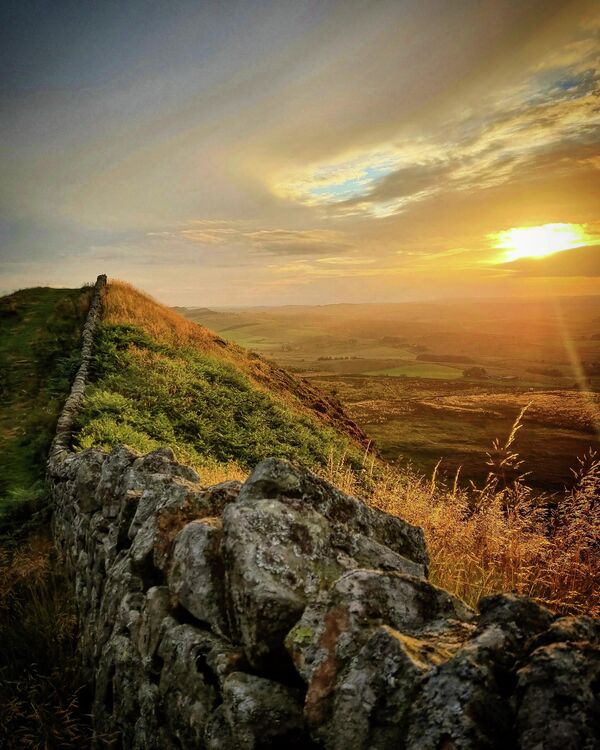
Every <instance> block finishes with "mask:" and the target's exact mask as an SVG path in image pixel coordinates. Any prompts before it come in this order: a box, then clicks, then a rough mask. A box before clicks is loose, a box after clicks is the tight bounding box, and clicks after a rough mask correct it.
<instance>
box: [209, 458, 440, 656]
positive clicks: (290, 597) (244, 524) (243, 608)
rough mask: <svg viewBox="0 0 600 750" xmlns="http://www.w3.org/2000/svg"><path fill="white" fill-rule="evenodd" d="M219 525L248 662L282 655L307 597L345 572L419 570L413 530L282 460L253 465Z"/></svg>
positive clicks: (422, 560)
mask: <svg viewBox="0 0 600 750" xmlns="http://www.w3.org/2000/svg"><path fill="white" fill-rule="evenodd" d="M332 493H335V496H334V497H333V498H332V497H330V496H329V495H331V494H332ZM223 532H224V555H225V561H226V572H227V588H228V593H229V596H230V603H231V618H232V625H233V628H234V636H235V637H236V638H238V639H239V640H240V642H241V643H242V644H243V646H244V649H245V652H246V655H247V657H248V659H249V661H250V663H251V664H253V665H254V666H255V667H260V666H264V665H265V664H266V662H268V661H273V660H274V659H275V660H280V659H281V649H282V643H283V640H284V638H285V636H286V634H287V632H288V631H289V629H290V628H291V627H292V626H293V625H294V623H295V622H296V621H297V620H298V618H299V617H300V616H301V614H302V612H303V610H304V608H305V606H306V604H307V603H308V602H309V601H310V600H312V599H314V598H315V597H316V596H317V595H318V594H319V592H321V591H324V590H325V591H326V590H328V589H329V588H330V587H331V586H332V585H333V584H334V582H335V581H336V580H337V579H338V578H339V576H340V575H342V574H343V573H344V572H345V571H347V570H352V569H355V568H360V567H361V566H363V565H365V564H368V565H370V566H373V567H376V568H380V569H382V570H394V571H397V572H402V573H410V574H413V575H416V576H423V575H424V574H425V565H426V560H427V556H426V552H425V549H424V545H423V542H422V535H421V534H420V533H419V532H420V530H416V529H415V528H414V527H412V526H409V524H406V523H404V522H403V521H400V520H399V519H392V517H391V516H386V515H385V514H383V513H381V512H379V511H374V510H373V509H369V508H367V506H366V505H364V504H363V503H360V502H359V501H358V500H355V499H354V498H351V497H348V496H346V495H343V494H342V493H340V492H338V491H337V490H334V488H332V487H331V486H330V485H328V484H327V483H325V482H323V481H322V480H321V479H319V478H318V477H316V476H315V475H314V474H312V473H311V472H308V471H306V470H305V471H301V470H298V469H295V468H294V467H292V466H291V464H289V463H288V462H286V461H275V460H274V459H270V460H268V461H264V462H263V463H261V464H259V466H258V467H257V469H256V470H255V471H254V472H253V474H252V475H251V477H250V478H249V479H248V481H247V482H246V483H245V484H244V485H243V487H242V489H241V491H240V494H239V498H238V501H237V502H235V503H233V504H230V505H229V506H227V507H226V508H225V511H224V514H223ZM266 540H268V542H266ZM387 542H389V544H390V545H392V546H387V545H386V543H387ZM400 550H401V551H402V552H400ZM408 555H411V556H412V557H411V556H408Z"/></svg>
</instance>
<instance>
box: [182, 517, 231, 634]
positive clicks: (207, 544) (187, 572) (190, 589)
mask: <svg viewBox="0 0 600 750" xmlns="http://www.w3.org/2000/svg"><path fill="white" fill-rule="evenodd" d="M222 537H223V529H222V523H221V519H220V518H203V519H201V520H198V521H190V523H188V524H187V525H186V526H184V527H183V529H182V530H181V531H180V532H179V533H178V534H177V536H176V537H175V539H174V541H173V548H172V554H171V568H170V571H169V574H168V583H169V590H170V591H171V593H172V594H173V596H174V597H175V598H176V600H177V601H178V603H179V604H181V606H182V607H184V608H185V609H186V610H187V611H188V612H190V613H191V614H192V615H193V616H194V617H195V618H196V619H197V620H198V621H199V622H201V623H205V624H207V625H208V626H209V627H210V628H211V629H212V630H213V631H214V632H215V633H218V634H219V635H227V634H228V630H229V628H228V625H227V612H226V608H225V568H224V564H223V556H222V554H221V541H222Z"/></svg>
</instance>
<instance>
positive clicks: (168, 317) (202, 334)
mask: <svg viewBox="0 0 600 750" xmlns="http://www.w3.org/2000/svg"><path fill="white" fill-rule="evenodd" d="M102 305H103V319H104V321H105V322H106V323H110V324H114V325H133V326H139V327H140V328H142V329H143V330H144V331H145V332H146V333H147V334H149V335H150V336H153V337H154V338H156V339H157V340H159V341H163V342H165V343H168V344H172V345H174V346H193V347H198V348H199V349H201V350H203V351H208V352H210V351H219V352H220V353H222V351H221V347H220V346H219V345H218V344H217V343H216V342H217V340H218V337H216V336H215V335H214V334H213V333H211V332H210V331H209V330H208V329H207V328H204V326H201V325H198V323H192V322H191V321H190V320H187V319H186V318H184V317H182V316H181V315H179V314H178V313H176V312H175V311H174V310H171V308H169V307H166V306H165V305H161V304H160V303H159V302H157V301H156V300H154V299H152V297H150V296H149V295H147V294H144V293H143V292H140V291H139V290H138V289H136V288H135V287H133V286H132V285H131V284H128V283H127V282H125V281H119V280H116V279H111V280H110V283H109V284H108V285H107V286H106V287H105V288H104V291H103V301H102Z"/></svg>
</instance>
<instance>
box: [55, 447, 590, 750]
mask: <svg viewBox="0 0 600 750" xmlns="http://www.w3.org/2000/svg"><path fill="white" fill-rule="evenodd" d="M64 445H65V443H64V440H63V442H62V443H61V444H60V445H59V446H58V447H57V449H56V451H54V453H53V454H52V460H51V461H50V462H49V472H50V473H49V478H48V479H49V487H50V490H51V493H52V496H53V498H54V500H55V517H54V521H53V529H54V534H55V538H56V541H57V546H58V548H59V550H60V552H61V554H62V555H63V557H64V559H65V561H66V563H67V570H68V572H69V575H71V577H72V580H73V586H74V591H75V597H76V602H77V612H78V617H79V621H80V634H81V635H80V643H79V646H80V652H81V655H82V663H83V666H84V670H85V672H84V673H85V674H86V676H88V677H89V682H90V685H92V687H93V691H94V701H93V714H94V715H93V719H94V726H95V729H96V732H97V738H96V745H97V746H98V747H106V748H116V747H122V748H124V750H129V749H130V748H133V749H134V750H142V748H143V749H144V750H146V749H148V750H195V749H196V748H206V750H249V749H254V748H256V749H258V748H264V749H265V750H266V749H267V748H271V749H272V750H276V749H278V748H285V750H294V748H302V749H304V748H306V749H307V750H308V748H312V747H315V748H317V747H320V748H324V750H346V749H347V748H352V750H475V749H476V748H477V749H479V748H486V749H488V750H505V748H506V750H510V749H511V748H514V749H515V750H517V749H518V748H520V749H521V750H554V748H557V749H558V748H559V747H560V748H561V750H562V749H563V748H565V749H566V750H570V749H571V748H578V749H579V748H583V750H595V748H597V747H598V745H597V737H598V732H599V727H598V716H599V714H600V708H599V706H598V686H599V684H600V674H599V671H600V666H599V656H598V637H599V634H600V624H599V623H598V622H597V621H594V620H591V619H589V618H581V617H578V618H575V617H562V618H555V617H554V615H553V614H552V613H551V612H549V611H548V610H547V609H545V608H543V607H540V606H539V605H537V604H535V603H533V602H532V601H531V600H529V599H526V598H524V597H518V596H514V595H512V594H507V595H497V596H493V597H487V598H486V599H483V600H482V602H481V607H480V614H479V617H476V616H475V614H474V613H473V612H472V611H471V610H470V609H469V608H468V607H466V606H465V605H464V604H463V603H462V602H461V601H460V600H458V599H457V598H455V597H453V596H451V595H450V594H449V593H448V592H445V591H443V590H441V589H439V588H436V587H435V586H432V585H431V584H430V583H428V581H427V580H426V572H427V571H426V568H427V554H426V551H425V547H424V543H423V535H422V532H421V530H420V529H415V528H414V527H412V526H410V525H409V524H406V523H404V522H403V521H401V520H400V519H397V518H394V517H392V516H389V515H387V514H385V513H381V512H380V511H376V510H373V509H371V508H368V507H367V506H366V505H365V504H364V503H361V502H360V501H359V500H357V499H355V498H352V497H349V496H347V495H344V494H343V493H341V492H339V491H338V490H336V489H335V488H334V487H331V485H329V484H327V483H326V482H324V481H323V480H321V479H319V478H318V477H316V476H315V475H314V474H312V473H311V472H309V471H306V470H303V469H297V468H295V467H293V466H291V465H290V464H289V463H288V462H286V461H278V460H274V459H269V460H267V461H264V462H262V463H261V464H260V465H259V466H258V467H257V468H256V470H255V471H254V472H253V474H252V475H251V477H250V478H249V479H248V481H247V482H246V483H245V484H243V485H241V484H240V483H239V482H224V483H222V484H219V485H216V486H214V487H209V488H207V487H204V486H203V485H202V484H201V482H200V480H199V478H198V476H197V475H196V473H195V472H193V471H192V470H191V469H189V468H188V467H185V466H182V465H180V464H178V463H177V462H176V461H175V460H174V457H173V454H172V452H171V451H169V450H159V451H154V452H152V453H150V454H148V455H147V456H142V457H140V456H137V455H136V454H134V453H133V452H131V451H130V450H128V449H126V448H123V447H121V448H117V449H115V450H114V451H113V452H112V453H111V454H109V455H106V454H104V453H102V452H100V451H84V452H82V453H80V454H75V455H74V454H69V452H68V451H67V450H66V448H65V447H64Z"/></svg>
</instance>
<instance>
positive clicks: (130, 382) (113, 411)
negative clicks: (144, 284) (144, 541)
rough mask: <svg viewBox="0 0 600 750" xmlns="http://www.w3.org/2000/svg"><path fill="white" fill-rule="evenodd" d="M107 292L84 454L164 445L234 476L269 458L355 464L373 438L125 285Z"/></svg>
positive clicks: (312, 392) (81, 437)
mask: <svg viewBox="0 0 600 750" xmlns="http://www.w3.org/2000/svg"><path fill="white" fill-rule="evenodd" d="M103 294H104V299H103V309H104V315H103V321H102V324H101V326H100V328H99V330H98V332H97V334H96V343H95V352H94V361H93V372H92V385H91V386H90V387H89V389H88V391H87V395H86V400H85V405H84V409H83V412H82V414H81V416H80V420H79V432H78V435H77V438H76V440H77V445H78V446H79V447H81V448H86V447H90V446H102V447H105V448H110V447H113V446H115V445H117V444H119V443H123V444H125V445H128V446H129V447H131V448H134V449H137V450H140V451H142V452H145V451H148V450H152V449H154V448H157V447H159V446H165V445H166V446H169V447H171V448H172V449H173V450H174V451H175V454H176V455H177V456H178V458H180V459H181V460H185V461H187V462H188V463H192V464H193V465H195V466H202V467H203V469H204V471H205V473H206V470H208V469H210V468H215V467H220V468H221V469H222V470H224V471H225V474H226V475H228V476H235V475H238V474H239V473H243V471H244V470H246V469H248V468H249V467H250V466H252V465H253V464H254V463H256V462H257V461H259V460H261V459H262V458H264V457H265V456H267V455H271V456H277V457H281V458H288V459H291V460H294V461H300V462H302V463H303V464H305V465H308V466H325V465H326V464H327V462H328V461H329V460H330V459H331V457H336V458H340V457H342V456H344V457H346V458H347V459H348V460H349V461H350V462H351V463H354V464H356V465H358V462H359V459H360V456H361V454H362V453H363V452H364V448H365V446H366V445H367V443H368V440H367V438H366V436H365V435H364V433H362V431H361V430H360V429H359V428H358V427H357V426H356V425H355V424H354V423H353V422H352V421H351V420H350V419H348V418H347V417H346V415H345V414H344V412H343V409H342V407H341V405H340V404H339V403H338V402H337V401H335V400H334V399H332V398H330V397H327V396H324V395H323V394H321V393H320V392H319V391H318V390H317V389H315V388H314V387H312V386H310V385H309V384H308V383H306V382H305V381H302V380H300V379H298V378H295V377H293V376H292V375H290V374H289V373H287V372H285V371H284V370H282V369H280V368H277V367H274V366H273V365H271V364H269V363H268V362H267V361H265V360H264V359H262V358H261V357H259V356H258V355H254V354H252V353H251V352H247V351H245V350H244V349H242V348H241V347H238V346H236V345H233V344H229V343H228V342H226V341H224V340H223V339H221V338H220V337H218V336H217V335H215V334H213V333H211V332H210V331H209V330H208V329H206V328H204V327H203V326H199V325H197V324H194V323H192V322H190V321H187V320H185V319H184V318H182V317H181V316H179V315H178V314H177V313H176V312H175V311H173V310H171V309H169V308H166V307H163V306H162V305H159V304H158V303H156V302H155V301H154V300H152V299H151V298H149V297H148V296H146V295H144V294H142V293H141V292H139V291H137V290H135V289H134V288H133V287H131V286H129V285H127V284H124V283H122V282H114V281H113V282H111V283H109V285H108V286H107V287H106V289H105V290H104V293H103Z"/></svg>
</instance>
